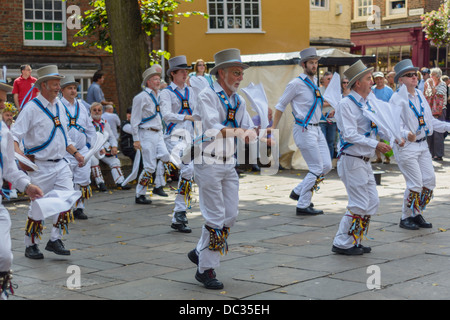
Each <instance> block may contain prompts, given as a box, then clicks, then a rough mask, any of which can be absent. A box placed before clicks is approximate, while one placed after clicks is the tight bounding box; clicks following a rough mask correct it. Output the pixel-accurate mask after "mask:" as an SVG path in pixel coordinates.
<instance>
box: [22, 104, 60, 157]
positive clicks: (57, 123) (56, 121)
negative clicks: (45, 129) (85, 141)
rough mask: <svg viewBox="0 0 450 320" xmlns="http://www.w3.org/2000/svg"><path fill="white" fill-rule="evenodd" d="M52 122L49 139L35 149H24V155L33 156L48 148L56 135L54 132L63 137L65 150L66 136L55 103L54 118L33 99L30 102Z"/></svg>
mask: <svg viewBox="0 0 450 320" xmlns="http://www.w3.org/2000/svg"><path fill="white" fill-rule="evenodd" d="M32 101H33V102H34V103H35V104H36V105H37V106H38V107H39V108H40V109H41V110H42V111H43V112H44V113H45V114H46V115H47V116H48V117H49V118H50V119H51V120H52V122H53V129H52V132H51V133H50V136H49V138H48V139H47V141H45V142H44V143H43V144H41V145H40V146H37V147H33V148H30V149H27V148H24V153H25V154H33V153H36V152H39V151H42V150H44V149H45V148H47V147H48V145H49V144H50V143H51V142H52V141H53V138H54V137H55V135H56V130H58V129H59V130H61V132H62V134H63V136H64V141H65V142H66V148H67V137H66V134H65V133H64V129H63V127H62V125H61V121H60V120H59V106H58V103H56V116H54V115H53V114H52V113H51V112H50V110H48V109H47V108H45V107H44V106H43V105H42V103H41V102H40V101H39V100H38V99H37V98H34V99H33V100H32Z"/></svg>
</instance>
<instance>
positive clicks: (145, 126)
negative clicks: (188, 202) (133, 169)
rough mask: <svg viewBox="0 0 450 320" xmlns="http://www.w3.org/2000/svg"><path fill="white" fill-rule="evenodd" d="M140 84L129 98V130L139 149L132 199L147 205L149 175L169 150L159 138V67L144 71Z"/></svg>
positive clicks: (160, 120) (167, 157)
mask: <svg viewBox="0 0 450 320" xmlns="http://www.w3.org/2000/svg"><path fill="white" fill-rule="evenodd" d="M142 77H143V82H142V84H143V86H144V87H145V89H144V90H143V91H142V92H141V93H139V94H137V95H136V96H135V97H134V99H133V107H132V109H131V119H130V124H131V130H132V135H133V141H134V142H133V145H134V148H135V149H136V150H139V149H140V150H141V154H142V162H143V170H142V172H141V174H140V176H139V179H138V183H137V185H136V200H135V202H136V203H138V204H150V203H152V201H151V200H149V199H146V198H145V194H146V189H147V186H148V185H149V184H150V183H151V180H152V175H153V173H154V172H155V171H156V167H157V160H158V159H161V160H162V161H163V162H168V161H169V160H170V156H169V152H168V151H167V147H166V144H165V142H164V137H163V131H162V130H163V126H162V119H161V112H160V105H159V86H160V84H161V66H159V65H157V64H155V65H153V66H152V67H150V68H148V69H147V70H145V71H144V73H143V75H142ZM153 193H154V194H159V195H162V196H167V194H166V193H165V192H164V190H162V186H159V189H154V190H153Z"/></svg>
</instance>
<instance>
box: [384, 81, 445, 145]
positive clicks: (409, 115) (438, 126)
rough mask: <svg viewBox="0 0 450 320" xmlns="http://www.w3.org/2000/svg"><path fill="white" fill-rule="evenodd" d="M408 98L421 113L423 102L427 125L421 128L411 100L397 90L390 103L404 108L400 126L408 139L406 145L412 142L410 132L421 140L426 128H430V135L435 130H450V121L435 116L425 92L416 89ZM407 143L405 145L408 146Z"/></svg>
mask: <svg viewBox="0 0 450 320" xmlns="http://www.w3.org/2000/svg"><path fill="white" fill-rule="evenodd" d="M408 98H409V100H410V101H411V102H412V104H413V105H414V107H415V108H416V110H417V111H418V113H419V114H421V103H422V107H423V117H424V121H425V124H426V127H421V128H420V129H419V120H418V118H417V116H416V114H415V112H414V111H413V110H412V108H411V107H410V105H409V101H406V99H404V98H402V96H401V95H400V94H399V93H398V92H395V93H394V94H393V95H392V97H391V99H390V100H389V101H390V103H393V104H395V105H396V106H397V107H401V108H402V112H401V114H400V126H401V133H402V136H403V138H405V140H406V145H407V144H410V143H411V142H409V141H408V139H407V138H408V133H409V132H412V133H414V134H415V135H416V140H420V139H423V138H425V136H426V129H428V131H429V132H428V135H432V134H433V132H434V131H436V132H441V133H442V132H446V131H450V123H449V122H445V121H440V120H438V119H436V118H435V117H433V115H432V113H431V108H430V106H429V104H428V102H427V100H426V99H425V96H424V94H423V93H422V92H421V91H420V90H415V94H411V93H409V92H408ZM406 145H405V147H406Z"/></svg>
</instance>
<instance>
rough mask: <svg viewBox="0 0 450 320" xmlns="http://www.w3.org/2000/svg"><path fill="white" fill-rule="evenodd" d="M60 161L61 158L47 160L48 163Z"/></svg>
mask: <svg viewBox="0 0 450 320" xmlns="http://www.w3.org/2000/svg"><path fill="white" fill-rule="evenodd" d="M61 160H62V158H61V159H47V161H50V162H60V161H61Z"/></svg>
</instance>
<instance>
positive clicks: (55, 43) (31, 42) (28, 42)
mask: <svg viewBox="0 0 450 320" xmlns="http://www.w3.org/2000/svg"><path fill="white" fill-rule="evenodd" d="M25 1H26V0H22V8H23V19H22V27H23V44H24V45H25V46H36V47H65V46H66V45H67V12H66V10H67V8H66V1H62V0H42V19H36V16H35V11H36V8H35V7H34V5H35V1H36V0H31V1H32V3H33V8H32V9H30V8H25ZM45 1H52V9H51V11H52V12H54V11H55V9H54V8H55V6H54V4H55V2H56V1H60V2H61V14H62V16H61V21H59V20H46V19H45ZM38 10H39V9H38ZM26 11H32V12H33V19H27V18H26ZM58 11H59V10H58ZM53 17H54V16H53ZM26 23H32V24H33V29H30V30H32V33H33V39H26V33H27V32H30V31H29V30H27V28H26ZM35 23H42V29H41V30H42V34H43V35H42V36H43V39H42V40H36V39H35V38H34V35H35V32H36V29H35ZM45 23H51V24H52V28H53V29H52V30H51V34H52V37H53V35H54V33H55V30H54V24H55V23H60V24H61V40H45V31H46V30H45ZM58 32H59V31H58ZM48 33H50V32H48Z"/></svg>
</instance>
